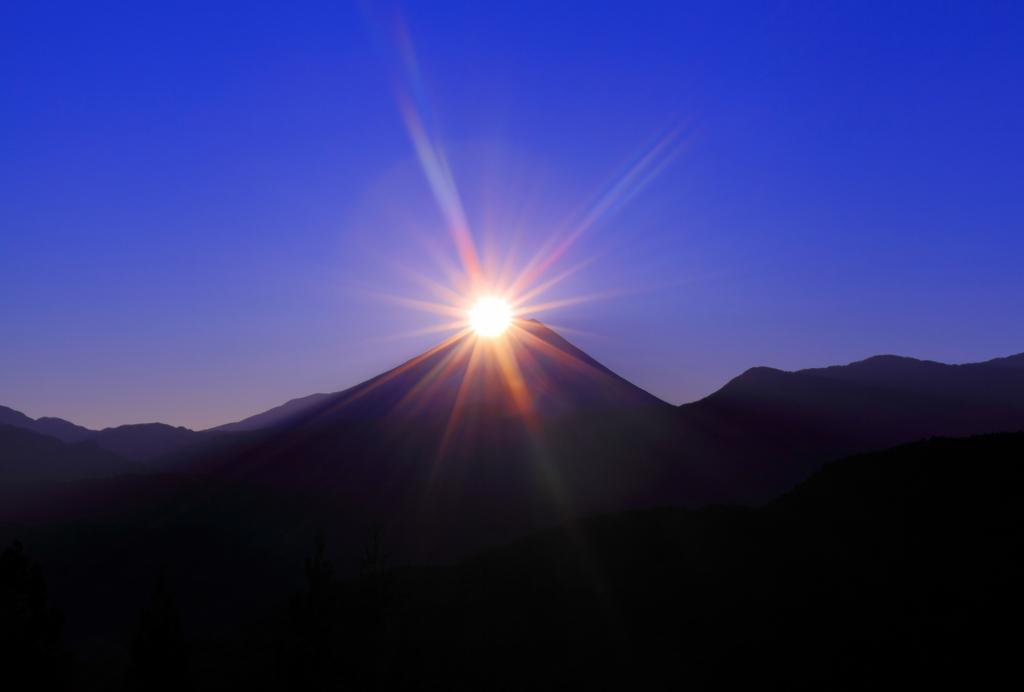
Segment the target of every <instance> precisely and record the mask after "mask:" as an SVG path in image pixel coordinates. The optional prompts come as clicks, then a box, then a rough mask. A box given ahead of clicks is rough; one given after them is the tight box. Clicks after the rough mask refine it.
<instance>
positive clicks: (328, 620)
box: [281, 534, 343, 690]
mask: <svg viewBox="0 0 1024 692" xmlns="http://www.w3.org/2000/svg"><path fill="white" fill-rule="evenodd" d="M305 572H306V588H305V590H304V591H302V592H301V593H299V594H297V595H296V596H295V597H293V598H292V601H291V604H290V607H289V612H288V624H287V630H286V633H285V637H284V641H283V642H282V651H281V664H282V671H281V673H282V676H283V678H284V680H283V682H284V683H285V684H286V686H287V687H289V688H294V689H307V690H320V689H337V686H338V683H339V681H340V679H341V678H342V673H343V671H342V669H341V666H340V657H339V654H340V649H341V640H340V635H341V619H342V618H341V608H340V602H339V596H338V585H337V582H336V579H335V576H334V568H333V566H332V565H331V563H330V561H329V560H328V559H327V556H326V549H325V540H324V536H323V534H318V535H317V537H316V539H315V543H314V550H313V555H312V557H308V558H306V562H305Z"/></svg>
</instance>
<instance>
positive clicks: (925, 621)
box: [0, 433, 1024, 690]
mask: <svg viewBox="0 0 1024 692" xmlns="http://www.w3.org/2000/svg"><path fill="white" fill-rule="evenodd" d="M1022 461H1024V433H1016V434H1002V435H988V436H981V437H973V438H967V439H932V440H929V441H924V442H919V443H914V444H909V445H904V446H901V447H897V448H893V449H890V450H888V451H884V452H878V453H873V454H867V455H862V456H858V457H852V458H849V459H846V460H843V461H839V462H835V463H832V464H829V465H827V466H826V467H825V468H824V470H822V471H820V472H818V473H817V474H815V475H814V476H813V477H811V478H810V479H809V480H807V481H805V482H804V483H802V484H801V485H799V486H798V487H797V488H796V489H795V490H793V491H792V492H790V493H788V494H787V495H785V496H783V497H782V498H780V499H778V500H775V501H773V502H771V503H769V504H767V505H765V506H763V507H761V508H757V509H738V508H727V507H721V508H707V509H703V510H684V509H672V508H665V509H651V510H640V511H634V512H627V513H618V514H611V515H605V516H597V517H593V518H590V519H587V520H584V521H581V522H576V523H573V524H570V525H564V526H562V527H561V528H559V529H555V530H550V531H546V532H544V533H540V534H535V535H533V536H531V537H528V538H526V539H523V540H520V541H517V542H515V543H513V544H509V545H506V546H505V547H502V548H498V549H493V550H490V551H487V552H484V553H479V554H477V555H475V556H473V557H470V558H468V559H465V560H463V561H460V562H458V563H456V564H453V565H448V566H431V567H414V566H413V567H401V566H392V565H391V562H390V560H389V557H388V554H387V553H388V548H387V545H386V542H377V541H374V540H373V539H372V538H370V539H368V540H367V542H366V546H365V549H364V551H362V552H361V553H360V554H358V555H334V554H325V552H324V551H323V550H321V549H318V547H317V546H318V542H317V540H316V538H315V532H314V531H312V530H311V533H310V536H309V551H308V552H309V558H308V559H307V560H306V562H305V565H303V564H301V563H299V562H297V563H296V564H294V566H293V570H292V572H293V574H292V575H291V576H292V577H293V578H282V579H281V581H280V596H279V597H278V598H276V599H269V600H268V601H267V602H265V603H263V604H262V605H261V606H260V607H257V608H254V609H252V612H250V613H249V614H248V616H247V617H246V618H244V622H238V623H236V626H235V627H233V628H229V629H219V630H213V629H209V628H205V627H204V626H202V624H201V623H202V621H203V620H202V618H201V617H200V616H198V614H197V613H196V609H195V608H194V607H193V605H192V604H190V603H189V602H188V598H189V596H188V593H184V592H180V591H179V590H177V589H176V586H175V579H174V577H173V573H172V572H167V571H163V570H161V569H159V568H158V567H157V566H154V568H153V576H152V578H151V580H150V581H149V583H148V584H147V585H146V587H145V589H144V591H145V593H146V595H145V597H144V598H140V597H138V596H137V595H135V594H134V593H131V595H129V593H128V592H126V593H125V596H124V598H135V599H138V602H137V603H135V604H134V605H133V612H134V613H135V614H136V615H135V616H134V617H133V618H132V621H131V623H130V625H126V626H123V627H120V629H118V628H117V627H115V628H113V629H114V630H115V634H114V636H112V637H109V638H107V639H104V640H102V642H97V640H94V639H90V638H89V637H88V636H82V635H81V632H83V631H85V630H86V629H88V628H83V627H82V623H74V622H72V621H71V620H70V619H69V620H68V621H66V622H62V620H61V614H60V611H62V610H64V609H65V607H66V606H67V605H68V604H63V603H61V602H60V600H59V594H58V593H56V592H54V593H53V594H50V598H47V594H46V591H45V582H44V580H46V579H50V578H51V577H55V578H57V579H58V580H59V575H51V574H49V573H48V570H47V564H46V562H45V560H44V561H42V564H40V565H35V564H34V562H33V557H34V552H33V546H32V545H31V542H29V544H28V545H26V546H24V547H19V546H15V547H11V548H9V549H7V551H6V552H5V553H4V555H3V558H2V562H0V644H2V649H0V652H2V656H3V661H2V669H3V670H4V671H5V673H4V674H5V675H6V676H11V677H10V679H12V680H13V679H15V678H14V677H12V676H20V675H21V674H23V673H24V674H27V675H28V678H27V679H28V680H29V681H33V680H34V681H35V683H36V686H37V688H38V689H49V688H59V687H64V688H65V689H146V690H159V689H175V690H184V689H345V688H348V689H407V688H428V687H429V688H437V687H441V688H447V689H536V688H548V689H551V688H581V687H584V686H585V687H590V688H619V689H622V688H626V687H631V686H632V687H644V688H652V687H654V688H656V687H674V688H679V687H688V688H691V689H740V688H751V687H755V688H758V689H877V688H888V687H897V686H899V687H904V688H906V687H913V688H923V687H925V686H931V685H939V684H944V685H949V684H954V685H958V686H962V687H971V688H993V687H996V686H997V683H1000V684H1001V685H1005V684H1006V683H1007V682H1008V681H1011V680H1015V679H1019V674H1020V673H1019V670H1018V666H1017V665H1016V660H1017V655H1018V652H1019V648H1020V643H1021V635H1020V633H1019V628H1020V622H1021V616H1022V615H1024V598H1022V595H1021V586H1020V584H1021V577H1022V576H1024V567H1022V565H1024V559H1022V558H1024V555H1022V547H1024V542H1022V539H1024V504H1022V503H1021V502H1020V497H1021V490H1022V481H1024V465H1022V463H1021V462H1022ZM319 545H323V543H320V544H319ZM207 557H208V556H204V557H203V558H202V559H199V558H197V559H196V560H195V561H194V562H193V563H192V564H191V565H190V567H191V568H192V569H193V570H199V571H202V570H216V569H218V568H219V567H218V564H219V563H218V562H217V561H215V560H212V559H207ZM231 558H232V556H231V554H230V550H229V549H226V555H224V556H222V557H221V558H220V559H221V561H222V562H229V561H230V560H231ZM83 559H88V556H83ZM123 559H124V560H126V561H130V560H132V559H133V556H132V554H131V553H130V551H126V553H125V554H124V555H123ZM352 565H356V566H357V567H356V569H355V570H354V571H355V572H356V573H357V574H358V575H359V576H352V577H348V576H346V577H344V578H342V577H341V576H339V575H342V574H345V575H347V574H351V573H352V572H353V570H352V569H351V568H352ZM40 569H41V572H40ZM161 574H162V575H163V576H161ZM112 578H113V577H112ZM253 578H254V579H264V580H273V579H274V578H275V577H274V576H273V570H271V574H255V573H254V574H253ZM295 584H298V586H295ZM239 588H244V584H239ZM140 592H141V591H140ZM289 592H291V595H290V596H289ZM229 597H230V594H228V593H225V598H229ZM106 598H108V599H111V603H109V604H104V603H97V604H94V608H95V612H96V613H98V614H99V615H96V616H95V617H96V618H98V619H101V618H102V612H103V609H104V608H105V607H109V608H111V609H112V610H113V609H115V608H116V606H115V605H114V604H113V600H115V599H117V598H118V596H117V594H116V593H108V594H107V595H106ZM71 610H74V609H71ZM95 624H96V626H97V627H98V626H99V623H98V622H97V623H95ZM76 632H77V633H78V634H75V633H76Z"/></svg>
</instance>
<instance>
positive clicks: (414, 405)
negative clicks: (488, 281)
mask: <svg viewBox="0 0 1024 692" xmlns="http://www.w3.org/2000/svg"><path fill="white" fill-rule="evenodd" d="M646 406H666V404H665V403H664V402H662V401H661V400H660V399H658V398H656V397H654V396H653V395H651V394H648V393H647V392H645V391H644V390H642V389H640V388H639V387H637V386H635V385H633V384H632V383H630V382H628V381H627V380H625V379H623V378H622V377H620V376H619V375H617V374H615V373H614V372H612V371H611V370H609V369H608V368H606V367H605V366H604V365H602V364H601V363H599V362H598V361H597V360H595V359H594V358H592V357H591V356H589V355H588V354H586V353H584V352H583V351H582V350H581V349H579V348H578V347H576V346H575V345H573V344H572V343H570V342H569V341H568V340H566V339H565V338H564V337H562V336H561V335H560V334H558V333H557V332H556V331H554V330H553V329H551V328H550V327H548V326H547V325H545V324H543V323H542V322H539V321H538V320H535V319H524V320H516V322H515V323H514V324H513V326H512V327H511V328H510V329H509V330H508V332H506V333H505V334H504V335H503V336H501V337H499V338H496V339H487V338H482V337H478V336H476V335H474V334H460V335H456V336H454V337H451V338H449V339H447V340H445V341H443V342H441V343H439V344H437V345H436V346H434V347H433V348H431V349H428V350H427V351H425V352H424V353H422V354H420V355H418V356H416V357H414V358H412V359H410V360H408V361H406V362H405V363H402V364H401V365H399V366H398V367H396V368H393V369H392V370H389V371H387V372H385V373H382V374H381V375H378V376H377V377H374V378H371V379H369V380H367V381H365V382H363V383H361V384H359V385H356V386H355V387H352V388H350V389H346V390H344V391H341V392H336V393H334V394H313V395H310V396H307V397H303V398H300V399H293V400H291V401H289V402H287V403H285V404H282V405H281V406H278V407H275V408H273V409H270V410H268V411H264V412H263V413H260V414H256V415H255V416H251V417H249V418H246V419H244V420H241V421H238V422H237V423H229V424H227V425H224V426H221V427H220V428H217V429H219V430H236V431H237V430H254V429H259V428H263V427H279V426H286V425H289V424H292V423H296V422H300V421H308V422H316V423H324V422H327V421H330V420H333V419H358V420H368V419H378V418H383V417H386V416H395V417H399V418H408V417H416V418H448V417H449V416H452V415H453V413H454V412H456V411H457V410H459V409H462V408H467V407H469V408H474V409H481V408H483V409H487V410H490V411H492V412H494V413H497V414H499V415H523V414H528V413H529V414H539V415H558V414H562V413H568V412H572V411H577V410H600V409H614V408H636V407H646Z"/></svg>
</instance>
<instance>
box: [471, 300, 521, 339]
mask: <svg viewBox="0 0 1024 692" xmlns="http://www.w3.org/2000/svg"><path fill="white" fill-rule="evenodd" d="M511 323H512V309H511V308H510V307H509V306H508V303H506V302H505V301H504V300H502V299H501V298H493V297H489V298H481V299H480V300H478V301H477V302H476V304H475V305H474V306H473V307H472V308H470V310H469V326H470V327H472V328H473V331H475V332H476V333H477V334H479V335H480V336H486V337H489V338H491V337H495V336H498V335H499V334H501V333H503V332H504V331H505V330H506V329H508V326H509V325H510V324H511Z"/></svg>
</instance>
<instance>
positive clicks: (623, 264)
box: [0, 0, 1024, 427]
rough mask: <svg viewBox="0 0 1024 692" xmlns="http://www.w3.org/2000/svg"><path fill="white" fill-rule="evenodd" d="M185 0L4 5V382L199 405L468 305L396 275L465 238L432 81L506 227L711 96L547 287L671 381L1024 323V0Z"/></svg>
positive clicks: (237, 411)
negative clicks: (419, 121)
mask: <svg viewBox="0 0 1024 692" xmlns="http://www.w3.org/2000/svg"><path fill="white" fill-rule="evenodd" d="M159 5H161V3H139V2H132V3H123V4H112V3H104V2H95V3H93V2H89V3H81V2H77V3H68V4H66V5H65V4H60V3H28V2H11V3H4V5H3V9H2V10H0V65H2V68H0V103H2V107H0V151H2V156H0V210H2V213H0V403H2V404H5V405H8V406H12V407H14V408H17V409H20V410H22V411H24V412H26V413H28V414H29V415H32V416H41V415H56V416H61V417H65V418H68V419H71V420H74V421H76V422H78V423H82V424H85V425H89V426H97V427H99V426H105V425H114V424H119V423H128V422H144V421H153V420H162V421H166V422H169V423H174V424H182V425H188V426H191V427H205V426H209V425H214V424H218V423H221V422H226V421H229V420H234V419H238V418H240V417H243V416H245V415H249V414H252V413H255V412H257V411H260V410H263V409H266V408H268V407H270V406H273V405H276V404H278V403H281V402H282V401H284V400H286V399H288V398H291V397H294V396H301V395H305V394H309V393H312V392H316V391H334V390H338V389H342V388H344V387H347V386H349V385H352V384H355V383H356V382H358V381H360V380H363V379H365V378H367V377H369V376H372V375H375V374H377V373H378V372H380V371H382V370H384V369H386V368H389V367H391V366H393V365H395V364H397V363H398V362H400V361H402V360H404V359H407V358H409V357H411V356H413V355H415V354H417V353H419V352H420V351H422V350H423V349H425V348H426V347H428V346H430V345H431V344H433V343H434V342H436V341H438V340H440V338H441V336H442V335H439V334H426V335H418V336H402V335H403V334H407V333H408V332H411V331H415V330H417V329H419V328H421V327H424V326H425V325H429V324H431V323H432V322H436V321H438V320H437V318H436V317H435V316H431V315H426V314H422V313H419V312H417V311H415V310H410V309H408V308H407V307H404V306H402V305H398V304H395V303H394V302H390V301H388V300H383V299H381V298H380V297H379V296H378V295H377V294H396V295H402V296H408V297H413V298H415V297H417V296H418V295H419V294H421V293H422V292H423V291H422V289H421V288H420V287H419V286H418V285H417V284H416V283H415V282H414V281H412V280H411V272H412V271H416V272H422V273H424V274H427V275H430V276H434V277H440V276H442V275H441V274H440V273H439V272H438V270H437V266H438V265H437V262H436V261H435V260H434V258H433V257H432V255H431V253H432V252H440V253H442V254H444V253H447V255H448V256H449V257H454V251H453V249H452V248H451V244H450V242H448V236H447V232H446V230H445V224H444V221H443V219H442V216H441V214H440V212H439V211H438V207H437V204H436V203H435V202H434V199H433V197H432V195H431V192H430V188H429V187H428V185H427V182H426V179H425V177H424V175H423V172H422V170H421V169H420V166H419V163H418V161H417V158H416V153H415V150H414V148H413V145H412V143H411V141H410V137H409V134H408V132H407V130H406V126H405V123H404V122H403V119H402V115H401V111H400V109H399V105H398V104H399V102H400V99H401V98H402V95H403V93H406V94H408V93H413V95H414V96H415V97H416V99H417V103H419V104H420V106H421V108H423V109H424V112H428V114H429V116H430V122H431V123H433V126H434V127H436V133H438V134H439V135H440V137H439V140H438V141H439V142H442V143H443V146H444V149H445V151H446V153H447V156H448V158H449V160H450V163H451V168H452V171H453V175H454V179H455V182H456V183H457V184H458V186H459V189H460V194H461V195H462V199H463V203H464V206H465V209H466V213H467V215H468V217H469V219H470V223H471V226H472V228H473V230H474V234H475V236H476V238H477V241H478V242H479V243H480V245H481V246H482V247H483V248H485V250H486V252H487V254H488V256H490V257H495V258H502V257H505V256H507V255H509V253H510V252H512V251H513V248H516V250H515V252H516V254H515V255H513V256H514V257H516V258H525V257H527V256H529V254H530V253H531V252H533V251H535V250H536V249H537V248H538V247H539V246H540V244H541V243H542V242H543V241H544V240H545V238H547V237H549V236H550V234H551V233H552V229H553V228H556V227H558V226H559V224H562V223H564V222H565V219H566V218H567V217H570V216H572V215H573V214H575V213H578V212H579V210H580V209H581V208H586V205H587V204H588V203H590V202H591V201H592V200H594V199H595V195H600V193H601V191H602V190H605V189H608V187H609V185H614V183H615V182H616V181H621V180H622V177H621V176H622V174H623V171H624V170H627V169H628V167H629V165H630V162H631V161H634V160H636V157H637V156H638V155H640V154H642V152H643V151H645V148H647V147H649V146H650V144H651V143H652V142H653V141H655V140H656V138H657V137H659V136H660V135H661V134H663V133H665V132H666V131H667V130H669V129H671V128H673V127H675V126H676V125H679V124H680V123H682V124H683V126H684V135H683V146H682V148H681V149H680V151H679V153H678V155H677V156H676V157H675V158H674V159H673V161H672V164H671V165H670V166H668V167H666V168H665V169H664V170H662V171H661V172H660V174H659V175H658V176H657V177H656V178H654V179H653V180H652V181H650V182H649V183H648V184H647V185H646V186H644V187H643V189H629V190H627V191H628V192H630V193H635V194H631V195H630V197H629V199H628V203H626V204H621V205H618V206H617V207H616V209H615V210H613V211H614V213H608V214H604V215H602V217H601V218H600V219H599V220H598V222H597V223H595V224H593V226H592V227H591V228H590V230H589V231H588V232H587V233H586V234H585V236H583V237H582V238H581V239H580V241H579V242H578V243H576V244H575V245H574V246H573V247H572V248H571V249H570V251H569V252H568V253H567V254H566V256H565V257H563V258H562V259H561V260H559V265H560V266H561V267H563V268H566V267H569V266H574V265H575V264H576V263H578V262H584V261H586V262H589V264H587V265H586V266H585V267H584V268H583V269H582V270H580V271H579V272H578V273H576V274H574V275H573V276H572V277H571V278H570V279H569V280H567V281H566V282H565V283H563V284H562V285H560V286H558V287H556V289H554V290H553V293H552V297H554V298H562V297H572V296H580V295H593V294H600V296H602V297H601V298H600V299H595V300H592V301H590V302H586V303H581V304H578V305H573V306H569V307H564V308H562V309H559V310H555V311H553V312H551V313H548V314H543V315H538V317H540V318H541V319H543V320H545V321H547V322H549V323H552V324H554V325H556V326H557V327H558V328H560V329H564V330H565V332H564V333H565V335H566V336H567V337H569V338H570V339H571V340H573V341H574V342H576V343H577V344H578V345H579V346H581V347H582V348H583V349H584V350H586V351H588V352H589V353H590V354H592V355H593V356H594V357H596V358H597V359H598V360H601V361H603V362H604V363H605V364H607V365H608V366H609V367H611V368H612V369H614V370H616V371H617V372H619V373H620V374H622V375H623V376H625V377H627V378H629V379H630V380H632V381H634V382H636V383H637V384H639V385H640V386H642V387H644V388H646V389H648V390H650V391H651V392H653V393H655V394H657V395H658V396H661V397H663V398H664V399H666V400H668V401H671V402H674V403H681V402H684V401H688V400H692V399H695V398H698V397H700V396H703V395H705V394H707V393H709V392H710V391H713V390H714V389H716V388H717V387H719V386H721V385H722V384H723V383H724V382H725V381H727V380H728V379H729V378H731V377H733V376H735V375H736V374H738V373H739V372H741V371H743V370H744V369H746V368H748V367H750V366H754V365H771V366H775V367H781V368H786V369H794V368H800V367H813V366H821V365H826V364H833V363H842V362H849V361H851V360H856V359H860V358H864V357H867V356H870V355H873V354H878V353H898V354H904V355H910V356H916V357H923V358H932V359H937V360H943V361H947V362H963V361H971V360H982V359H987V358H991V357H995V356H1001V355H1007V354H1010V353H1016V352H1020V351H1024V317H1022V316H1024V194H1022V190H1024V78H1022V75H1024V41H1021V40H1020V38H1021V36H1022V35H1024V5H1022V4H1021V3H1011V2H1007V3H991V4H989V3H980V2H964V3H939V2H923V3H910V2H901V3H895V2H893V3H871V2H827V3H826V2H807V3H801V2H765V3H719V2H715V3H710V2H708V3H700V4H698V3H685V2H671V3H615V4H613V3H608V4H607V5H606V6H605V5H602V4H601V3H594V2H583V3H578V4H569V3H551V2H548V1H544V2H523V1H522V0H517V1H516V2H508V3H501V2H464V3H445V2H437V1H431V2H423V3H407V4H400V5H392V6H387V7H381V6H377V5H371V4H367V5H360V4H345V3H334V2H325V3H298V2H296V3H273V4H265V5H264V4H259V3H254V2H245V3H237V4H234V5H232V4H228V3H209V2H196V3H181V2H175V3H166V4H163V6H162V7H160V6H159ZM555 5H557V7H555ZM403 26H404V27H405V30H407V35H408V37H409V43H404V42H403V39H402V38H401V37H402V36H403V35H404V34H403V29H402V27H403ZM403 46H405V47H409V46H411V47H412V49H413V50H414V51H415V55H416V60H417V64H418V66H419V73H418V76H417V75H415V74H410V73H409V72H408V71H407V70H406V68H405V67H403V64H404V63H403V53H402V49H403ZM428 107H429V111H428V110H427V108H428ZM597 199H600V197H597Z"/></svg>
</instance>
